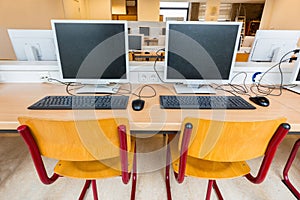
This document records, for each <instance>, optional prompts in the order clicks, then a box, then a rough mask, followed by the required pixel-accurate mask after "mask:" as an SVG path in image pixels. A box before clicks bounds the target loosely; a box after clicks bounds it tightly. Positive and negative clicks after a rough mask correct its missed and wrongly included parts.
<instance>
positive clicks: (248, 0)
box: [160, 0, 265, 3]
mask: <svg viewBox="0 0 300 200" xmlns="http://www.w3.org/2000/svg"><path fill="white" fill-rule="evenodd" d="M160 1H162V2H168V1H170V2H206V1H207V0H160ZM220 1H221V3H265V0H220Z"/></svg>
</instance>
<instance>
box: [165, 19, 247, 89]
mask: <svg viewBox="0 0 300 200" xmlns="http://www.w3.org/2000/svg"><path fill="white" fill-rule="evenodd" d="M241 25H242V24H241V23H240V22H190V21H189V22H167V33H166V58H165V68H164V81H165V82H171V83H176V84H175V85H174V87H175V90H176V92H177V93H215V91H214V90H213V89H212V88H211V87H208V86H209V84H211V83H224V82H228V81H229V80H230V79H231V72H232V68H233V65H234V63H235V57H236V52H237V49H238V45H239V38H240V32H241Z"/></svg>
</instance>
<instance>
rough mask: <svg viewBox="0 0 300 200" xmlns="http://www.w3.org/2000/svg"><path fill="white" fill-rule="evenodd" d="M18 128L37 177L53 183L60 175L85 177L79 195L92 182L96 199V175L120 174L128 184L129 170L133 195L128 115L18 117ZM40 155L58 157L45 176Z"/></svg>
mask: <svg viewBox="0 0 300 200" xmlns="http://www.w3.org/2000/svg"><path fill="white" fill-rule="evenodd" d="M19 122H20V123H21V124H22V125H21V126H19V127H18V132H19V133H20V134H21V136H22V137H23V139H24V141H25V143H26V144H27V146H28V148H29V151H30V154H31V157H32V160H33V162H34V165H35V168H36V171H37V173H38V175H39V178H40V180H41V181H42V182H43V183H44V184H52V183H53V182H55V181H56V180H57V179H58V178H59V177H63V176H64V177H70V178H79V179H85V180H86V182H85V185H84V187H83V190H82V192H81V194H80V197H79V199H83V198H84V196H85V194H86V191H87V189H88V188H89V186H90V184H92V189H93V196H94V199H98V194H97V186H96V179H101V178H108V177H117V176H122V181H123V183H125V184H127V183H128V182H129V180H130V177H131V174H132V189H131V199H135V190H136V179H137V176H136V156H135V140H134V138H133V137H131V135H130V130H129V123H128V120H127V119H123V118H116V119H100V120H78V121H58V120H48V119H39V118H29V117H20V118H19ZM42 156H45V157H48V158H52V159H56V160H58V162H57V164H56V166H55V168H54V171H53V174H52V175H51V176H48V174H47V171H46V168H45V165H44V162H43V158H42Z"/></svg>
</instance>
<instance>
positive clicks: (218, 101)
mask: <svg viewBox="0 0 300 200" xmlns="http://www.w3.org/2000/svg"><path fill="white" fill-rule="evenodd" d="M160 106H161V108H164V109H255V107H254V106H253V105H251V104H250V103H248V102H247V101H246V100H244V99H243V98H242V97H239V96H160Z"/></svg>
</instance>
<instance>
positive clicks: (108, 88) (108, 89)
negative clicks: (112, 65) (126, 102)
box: [76, 84, 120, 94]
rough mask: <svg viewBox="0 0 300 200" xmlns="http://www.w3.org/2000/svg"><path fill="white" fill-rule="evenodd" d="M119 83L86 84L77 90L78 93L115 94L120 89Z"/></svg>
mask: <svg viewBox="0 0 300 200" xmlns="http://www.w3.org/2000/svg"><path fill="white" fill-rule="evenodd" d="M119 87H120V86H119V85H118V84H107V85H98V84H97V85H85V86H83V87H82V88H80V89H78V90H76V93H77V94H114V93H116V92H117V91H118V90H119Z"/></svg>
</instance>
